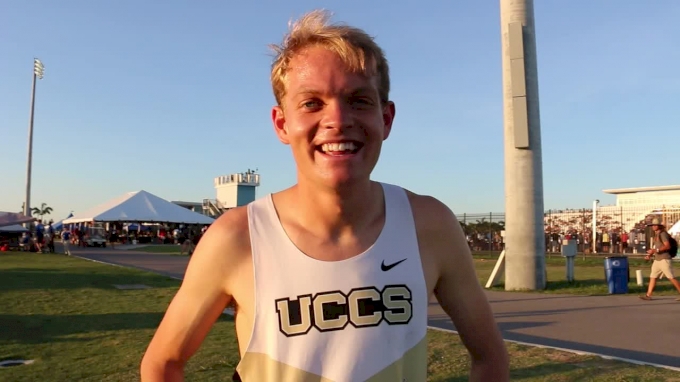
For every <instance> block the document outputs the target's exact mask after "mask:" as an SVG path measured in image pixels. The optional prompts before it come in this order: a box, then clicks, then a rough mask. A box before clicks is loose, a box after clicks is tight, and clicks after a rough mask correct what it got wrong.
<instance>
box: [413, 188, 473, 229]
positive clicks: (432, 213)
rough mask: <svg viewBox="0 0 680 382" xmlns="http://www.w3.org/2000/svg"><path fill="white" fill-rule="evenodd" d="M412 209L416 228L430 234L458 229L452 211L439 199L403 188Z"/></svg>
mask: <svg viewBox="0 0 680 382" xmlns="http://www.w3.org/2000/svg"><path fill="white" fill-rule="evenodd" d="M405 191H406V194H407V195H408V199H409V201H410V203H411V209H412V210H413V217H414V220H415V223H416V229H417V230H418V231H419V232H423V233H425V232H427V233H430V234H439V233H448V234H449V235H450V234H451V233H452V230H453V231H458V230H460V228H461V227H460V224H459V223H458V219H457V218H456V215H454V213H453V211H451V209H450V208H449V207H448V206H447V205H446V204H444V203H443V202H442V201H441V200H439V199H437V198H435V197H433V196H430V195H420V194H416V193H414V192H412V191H409V190H405Z"/></svg>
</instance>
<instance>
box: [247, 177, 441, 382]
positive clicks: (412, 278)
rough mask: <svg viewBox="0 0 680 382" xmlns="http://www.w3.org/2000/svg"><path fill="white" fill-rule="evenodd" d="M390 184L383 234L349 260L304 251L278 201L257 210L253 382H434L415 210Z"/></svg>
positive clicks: (250, 356) (251, 213) (250, 351)
mask: <svg viewBox="0 0 680 382" xmlns="http://www.w3.org/2000/svg"><path fill="white" fill-rule="evenodd" d="M382 186H383V190H384V194H385V205H386V218H385V225H384V228H383V230H382V232H381V233H380V236H379V237H378V239H377V240H376V242H375V243H374V244H373V246H371V247H370V248H369V249H368V250H366V251H365V252H364V253H362V254H359V255H358V256H355V257H352V258H350V259H347V260H342V261H320V260H316V259H313V258H311V257H309V256H307V255H305V254H304V253H302V252H301V251H300V250H299V249H298V248H297V247H296V246H295V245H294V244H293V243H292V242H291V241H290V239H289V238H288V236H287V235H286V233H285V231H284V229H283V227H282V226H281V223H280V221H279V219H278V215H277V213H276V211H275V208H274V204H273V202H272V198H271V195H267V196H265V197H263V198H260V199H258V200H256V201H254V202H253V203H251V204H250V205H248V224H249V229H250V240H251V245H252V254H253V267H254V273H255V317H254V322H253V328H252V335H251V339H250V342H249V343H248V346H247V348H246V351H245V354H244V356H243V358H242V359H241V362H240V363H239V365H238V367H237V369H236V370H237V371H238V373H239V375H240V377H241V379H242V380H243V381H245V382H298V381H305V382H307V381H310V382H311V381H324V382H325V381H333V382H350V381H351V382H354V381H373V382H379V381H386V382H387V381H389V382H420V381H425V380H426V377H427V342H426V333H427V303H428V295H427V288H426V284H425V278H424V276H423V269H422V264H421V259H420V253H419V250H418V240H417V237H416V231H415V224H414V221H413V215H412V212H411V205H410V203H409V200H408V197H407V195H406V192H405V191H404V190H403V189H402V188H400V187H397V186H393V185H389V184H382Z"/></svg>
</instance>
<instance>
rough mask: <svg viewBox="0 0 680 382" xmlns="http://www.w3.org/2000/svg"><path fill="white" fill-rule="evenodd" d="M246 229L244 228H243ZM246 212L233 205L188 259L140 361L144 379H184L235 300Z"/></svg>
mask: <svg viewBox="0 0 680 382" xmlns="http://www.w3.org/2000/svg"><path fill="white" fill-rule="evenodd" d="M244 230H245V232H243V231H244ZM247 231H248V226H247V212H246V210H245V209H244V208H243V209H233V210H230V211H228V212H227V213H225V214H224V215H222V216H221V217H220V218H219V219H218V220H217V221H216V222H215V223H213V225H212V226H211V227H210V229H208V231H206V233H205V235H204V236H203V237H202V238H201V240H200V242H199V244H198V246H197V247H196V250H195V252H194V254H193V255H192V257H191V260H190V261H189V265H188V267H187V270H186V273H185V276H184V280H183V281H182V285H181V287H180V289H179V291H178V292H177V294H176V295H175V297H174V298H173V300H172V302H171V303H170V306H169V307H168V310H167V312H166V313H165V316H164V317H163V320H162V321H161V323H160V325H159V327H158V329H157V331H156V334H155V335H154V337H153V339H152V340H151V343H150V344H149V347H148V349H147V351H146V353H145V354H144V358H143V360H142V364H141V380H142V381H143V382H156V381H163V382H167V381H183V380H184V366H185V364H186V362H187V361H188V360H189V358H191V356H192V355H193V354H194V353H195V352H196V350H198V348H199V347H200V345H201V343H202V342H203V340H204V339H205V337H206V335H207V334H208V332H209V331H210V329H211V328H212V326H213V325H214V323H215V321H216V320H217V319H218V318H219V316H220V314H222V311H223V310H224V308H225V307H226V306H227V304H229V302H230V301H231V295H230V292H229V290H230V288H229V280H230V279H231V278H232V277H231V275H232V274H234V272H237V271H238V267H239V266H241V265H242V263H243V261H242V258H243V255H242V254H243V253H244V252H245V251H244V250H243V248H244V247H249V242H248V240H249V239H248V233H247Z"/></svg>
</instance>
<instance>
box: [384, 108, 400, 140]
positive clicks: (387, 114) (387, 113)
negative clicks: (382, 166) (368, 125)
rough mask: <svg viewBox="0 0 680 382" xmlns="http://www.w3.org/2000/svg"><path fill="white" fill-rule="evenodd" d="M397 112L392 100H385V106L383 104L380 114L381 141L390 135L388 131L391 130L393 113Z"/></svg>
mask: <svg viewBox="0 0 680 382" xmlns="http://www.w3.org/2000/svg"><path fill="white" fill-rule="evenodd" d="M396 112H397V110H396V108H395V106H394V102H392V101H387V103H386V104H385V106H383V109H382V116H383V126H384V127H383V141H384V140H385V139H387V137H389V136H390V132H391V131H392V123H394V115H395V113H396Z"/></svg>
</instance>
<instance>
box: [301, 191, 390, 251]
mask: <svg viewBox="0 0 680 382" xmlns="http://www.w3.org/2000/svg"><path fill="white" fill-rule="evenodd" d="M291 191H292V197H293V199H294V203H295V210H296V211H298V215H297V216H298V219H297V220H298V223H299V224H301V225H302V226H304V227H305V228H306V229H307V230H309V231H312V232H314V233H315V234H317V235H320V236H326V235H328V236H329V237H334V238H337V237H339V236H341V235H342V234H343V233H347V232H348V231H354V232H356V231H360V230H362V229H363V228H364V227H366V226H367V225H369V224H370V223H371V222H373V221H375V220H376V218H377V217H378V216H379V215H381V214H382V213H383V211H384V207H383V203H381V202H382V201H383V196H382V188H381V186H380V184H378V183H376V182H372V181H370V180H367V181H366V182H362V183H358V184H353V185H351V186H348V187H346V188H344V189H340V190H337V189H336V190H334V189H324V188H320V187H318V186H314V185H311V184H306V183H305V182H299V183H298V184H297V185H295V186H294V187H293V188H292V190H291Z"/></svg>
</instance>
